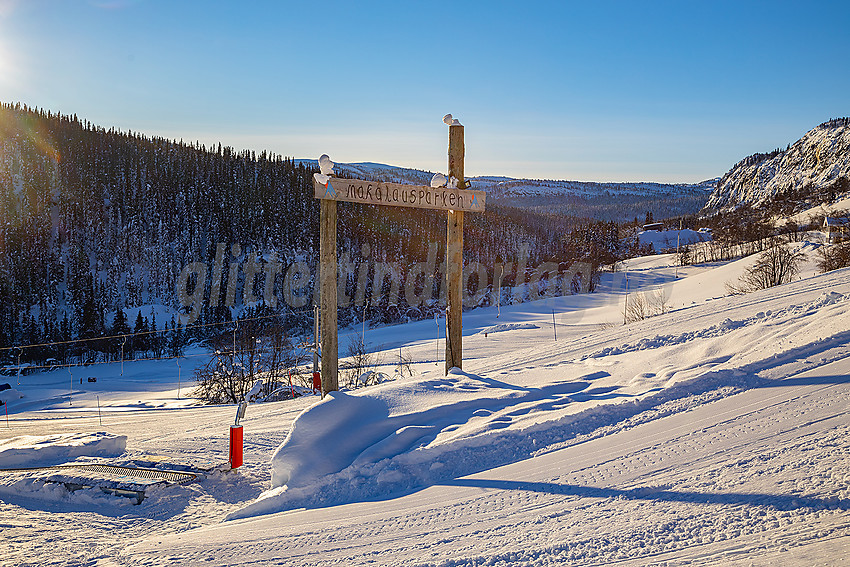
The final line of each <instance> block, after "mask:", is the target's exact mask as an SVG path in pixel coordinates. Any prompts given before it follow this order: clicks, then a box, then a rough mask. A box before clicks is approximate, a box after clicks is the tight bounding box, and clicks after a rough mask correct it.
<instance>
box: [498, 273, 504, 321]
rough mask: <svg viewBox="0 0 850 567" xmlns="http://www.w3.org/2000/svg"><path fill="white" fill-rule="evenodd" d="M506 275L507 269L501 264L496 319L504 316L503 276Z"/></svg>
mask: <svg viewBox="0 0 850 567" xmlns="http://www.w3.org/2000/svg"><path fill="white" fill-rule="evenodd" d="M504 273H505V267H504V266H503V265H502V264H499V283H498V285H497V286H496V290H497V291H496V319H498V318H499V315H501V314H502V276H503V275H504Z"/></svg>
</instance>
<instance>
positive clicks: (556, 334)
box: [552, 307, 558, 341]
mask: <svg viewBox="0 0 850 567" xmlns="http://www.w3.org/2000/svg"><path fill="white" fill-rule="evenodd" d="M552 332H553V333H554V334H555V341H557V340H558V330H557V329H556V328H555V308H554V307H553V308H552Z"/></svg>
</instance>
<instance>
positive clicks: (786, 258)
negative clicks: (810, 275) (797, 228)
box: [726, 239, 805, 295]
mask: <svg viewBox="0 0 850 567" xmlns="http://www.w3.org/2000/svg"><path fill="white" fill-rule="evenodd" d="M804 258H805V254H803V253H802V252H800V251H799V250H796V251H795V250H793V249H792V248H791V247H790V246H788V245H787V244H782V243H780V241H779V240H778V239H774V240H773V243H772V246H770V247H769V248H767V249H766V250H765V251H764V252H762V253H761V254H759V257H758V259H757V260H756V263H755V264H753V265H752V266H750V267H749V268H747V269H746V270H745V271H744V274H743V275H742V276H741V278H740V279H739V283H732V282H728V283H727V284H726V289H727V291H729V293H731V294H733V295H739V294H742V293H749V292H752V291H757V290H760V289H767V288H770V287H774V286H777V285H780V284H784V283H788V282H790V281H791V280H792V279H793V278H794V276H796V275H797V274H798V273H799V271H800V264H801V263H802V261H803V259H804Z"/></svg>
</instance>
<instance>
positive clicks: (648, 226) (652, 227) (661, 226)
mask: <svg viewBox="0 0 850 567" xmlns="http://www.w3.org/2000/svg"><path fill="white" fill-rule="evenodd" d="M643 230H644V232H646V231H648V230H654V231H655V232H661V231H662V230H664V223H660V222H651V223H649V224H645V225H643Z"/></svg>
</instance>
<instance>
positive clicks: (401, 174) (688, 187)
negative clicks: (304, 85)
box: [296, 159, 720, 198]
mask: <svg viewBox="0 0 850 567" xmlns="http://www.w3.org/2000/svg"><path fill="white" fill-rule="evenodd" d="M296 161H297V162H298V163H305V164H307V165H313V166H316V165H317V162H316V160H309V159H302V160H296ZM337 166H338V171H339V172H340V173H343V174H346V175H350V176H352V177H357V178H363V177H365V178H367V179H374V180H376V181H383V182H388V183H409V184H414V185H420V184H427V183H430V181H431V177H432V176H433V175H434V173H433V172H431V171H424V170H420V169H412V168H406V167H400V166H394V165H387V164H382V163H373V162H361V163H341V164H337ZM468 180H469V182H470V183H472V186H473V187H474V188H475V189H482V190H484V191H487V192H488V194H491V195H492V196H493V197H496V198H498V197H514V196H520V197H522V196H545V195H578V196H586V197H592V196H597V195H605V194H629V195H646V196H649V195H659V194H667V193H677V194H688V195H698V196H702V195H705V194H707V193H709V192H711V191H712V190H713V189H714V187H715V185H716V184H717V182H718V181H719V180H720V178H719V177H718V178H715V179H708V180H705V181H700V182H699V183H657V182H652V181H637V182H602V181H570V180H556V179H526V178H514V177H506V176H498V175H479V176H474V177H469V178H468Z"/></svg>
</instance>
